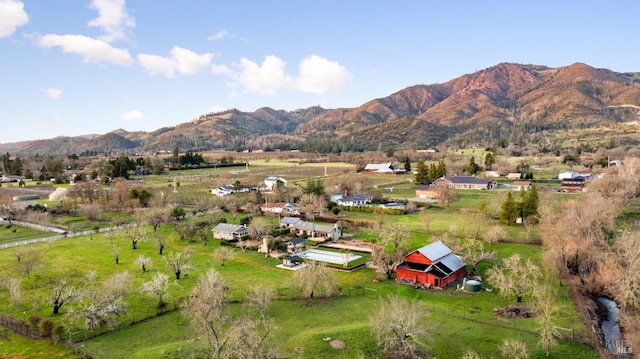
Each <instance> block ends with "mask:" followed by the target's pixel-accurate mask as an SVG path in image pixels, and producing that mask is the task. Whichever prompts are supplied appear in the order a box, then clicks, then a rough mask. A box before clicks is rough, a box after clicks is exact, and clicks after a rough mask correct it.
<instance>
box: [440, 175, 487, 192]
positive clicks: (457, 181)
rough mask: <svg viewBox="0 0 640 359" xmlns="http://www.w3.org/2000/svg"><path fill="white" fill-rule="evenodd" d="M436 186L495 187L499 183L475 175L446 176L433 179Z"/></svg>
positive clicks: (456, 187)
mask: <svg viewBox="0 0 640 359" xmlns="http://www.w3.org/2000/svg"><path fill="white" fill-rule="evenodd" d="M432 185H434V186H448V187H450V188H455V189H493V188H496V187H497V184H496V182H495V181H493V180H489V179H484V178H478V177H475V176H444V177H440V178H438V179H437V180H435V181H433V183H432Z"/></svg>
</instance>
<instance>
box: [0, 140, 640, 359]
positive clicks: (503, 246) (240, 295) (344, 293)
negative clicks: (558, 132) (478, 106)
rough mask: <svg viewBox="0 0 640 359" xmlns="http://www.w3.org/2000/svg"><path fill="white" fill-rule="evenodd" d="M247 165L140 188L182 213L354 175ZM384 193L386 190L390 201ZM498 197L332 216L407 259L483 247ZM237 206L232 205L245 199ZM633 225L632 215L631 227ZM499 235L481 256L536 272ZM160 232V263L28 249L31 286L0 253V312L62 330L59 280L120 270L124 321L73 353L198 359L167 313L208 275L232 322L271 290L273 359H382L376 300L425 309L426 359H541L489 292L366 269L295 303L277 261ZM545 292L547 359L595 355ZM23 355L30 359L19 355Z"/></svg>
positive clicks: (17, 350)
mask: <svg viewBox="0 0 640 359" xmlns="http://www.w3.org/2000/svg"><path fill="white" fill-rule="evenodd" d="M482 153H483V150H481V149H478V150H476V152H475V153H474V156H476V159H478V158H480V157H479V156H480V155H481V154H482ZM470 154H471V150H467V151H465V156H466V155H470ZM234 157H235V156H234ZM236 160H237V161H240V160H242V157H240V156H239V157H238V158H237V159H236ZM249 162H250V165H249V169H248V171H247V169H246V168H245V167H226V168H217V169H210V170H184V171H172V172H171V173H169V174H168V175H161V176H156V175H150V176H145V177H144V181H145V186H150V188H154V189H155V190H158V189H163V188H166V190H163V191H164V192H165V195H166V200H167V202H168V203H173V202H177V199H178V197H179V199H180V203H181V205H183V206H188V205H189V204H191V203H195V202H196V201H197V199H198V198H201V197H202V196H205V195H206V196H211V194H210V193H209V187H210V186H212V185H213V184H214V183H218V182H220V183H233V182H234V181H235V180H240V181H241V182H242V183H243V184H257V183H262V181H263V180H264V178H265V177H267V176H270V175H279V176H283V177H285V178H287V180H288V181H291V182H292V183H295V184H299V185H303V186H304V184H305V183H306V181H307V180H309V179H310V178H318V177H321V176H324V173H325V168H326V172H327V174H328V175H329V176H337V175H343V174H345V172H347V171H351V172H352V171H353V169H354V165H353V164H349V163H320V162H318V163H308V162H301V161H300V160H296V159H283V158H281V159H275V158H270V157H265V158H263V159H251V160H250V161H249ZM349 175H354V176H359V175H356V174H349ZM174 178H175V181H176V182H179V183H180V186H179V187H178V188H177V190H178V192H179V193H178V194H174V193H173V182H174ZM369 178H370V179H369V182H370V183H369V185H371V186H378V189H377V190H379V191H380V192H381V193H382V194H383V196H385V197H391V198H397V199H404V198H412V197H414V196H415V189H414V186H413V185H411V184H395V183H393V182H398V181H403V180H407V179H411V178H413V176H412V175H404V176H393V177H389V176H370V177H369ZM392 183H393V184H392ZM386 187H393V188H394V189H393V192H391V191H390V190H388V189H386ZM504 193H505V192H504V191H471V190H467V191H458V195H459V200H458V201H457V202H454V203H451V204H450V205H448V206H446V205H445V206H442V205H439V204H429V205H426V206H424V208H423V209H421V210H420V211H417V212H415V213H412V214H409V215H400V216H395V215H384V216H380V215H376V214H370V213H359V212H349V211H342V212H340V213H339V216H342V217H343V218H346V219H354V220H366V221H371V222H383V223H388V224H395V225H403V226H406V227H407V228H408V229H409V230H410V231H411V239H410V245H411V248H412V249H416V248H419V247H421V246H423V245H426V244H428V243H429V242H431V241H433V240H434V239H438V238H440V237H441V236H443V235H444V234H445V233H446V235H448V236H450V237H459V238H465V237H470V236H474V235H475V233H476V232H477V233H478V234H479V236H480V238H482V237H483V236H484V235H485V234H486V233H487V231H488V230H489V228H490V227H492V226H495V225H498V224H499V223H498V220H497V218H496V215H495V213H496V209H495V208H496V206H495V203H494V202H496V198H497V199H498V200H499V199H500V196H501V195H503V194H504ZM237 199H238V201H241V199H242V197H238V198H237ZM481 201H485V202H487V203H489V204H490V207H491V211H492V213H489V215H488V216H486V217H485V218H484V219H482V218H480V217H479V216H478V208H479V206H480V202H481ZM498 202H499V201H498ZM638 212H640V211H638ZM636 214H637V213H629V215H630V216H633V215H636ZM243 216H244V214H239V215H238V216H237V218H236V219H235V220H233V221H231V220H230V221H229V222H234V223H238V222H239V221H240V218H242V217H243ZM226 217H227V218H229V219H230V215H229V214H226ZM128 220H131V215H128V214H122V213H121V212H113V211H104V212H103V213H102V219H101V221H100V222H92V221H89V220H88V219H86V218H85V217H84V216H82V215H81V214H79V215H77V216H70V217H58V218H55V219H54V223H56V224H59V225H62V226H67V227H69V228H71V227H73V228H78V229H80V228H83V229H84V228H94V227H95V226H96V225H100V226H102V225H108V224H110V223H114V222H123V221H128ZM273 221H275V219H273ZM502 228H504V229H505V230H506V233H507V234H506V238H505V241H502V242H499V243H495V244H486V249H487V250H495V251H496V252H497V254H498V261H497V262H499V261H500V260H501V259H504V258H506V257H508V256H510V255H512V254H515V253H518V254H520V255H521V256H522V257H523V258H528V259H531V260H532V261H533V262H534V263H537V264H538V265H541V257H542V250H543V248H542V247H541V246H538V245H531V244H526V242H528V241H529V240H530V238H527V233H526V230H525V228H524V226H523V225H518V224H514V225H510V226H503V227H502ZM13 229H15V232H13ZM23 231H24V232H23ZM158 232H159V233H160V234H162V235H163V236H164V237H166V238H167V239H168V243H167V247H166V248H165V252H164V253H165V254H164V255H163V256H160V255H159V254H158V251H157V249H156V248H155V247H154V244H153V243H152V240H148V241H146V242H142V243H140V244H139V245H138V249H137V250H133V249H132V245H131V243H130V241H129V240H128V239H127V237H126V235H125V233H124V232H123V231H121V232H113V235H114V236H113V240H112V241H110V240H108V239H107V238H108V237H109V236H105V235H104V234H95V235H93V236H91V237H90V236H84V237H74V238H66V239H61V240H58V241H55V242H51V243H42V244H35V245H33V246H32V247H30V248H34V249H37V250H39V251H40V252H41V254H42V258H41V259H40V261H39V262H38V263H37V266H36V267H35V268H34V270H33V272H32V273H31V275H30V276H29V277H28V278H27V277H26V273H24V272H23V271H21V270H20V266H19V265H16V263H17V261H16V258H15V256H14V255H13V253H12V251H10V250H0V279H4V278H8V277H19V278H23V282H22V290H23V298H24V300H23V301H22V302H21V303H20V304H18V305H10V304H9V293H8V291H7V290H4V289H2V290H0V312H2V313H7V314H9V315H11V316H14V317H16V318H19V319H22V320H25V321H26V320H27V318H28V317H29V315H31V314H37V315H39V316H41V317H43V318H49V319H52V320H53V321H54V322H55V323H56V324H59V323H63V324H65V325H68V324H67V323H64V321H63V317H64V314H65V313H67V312H68V311H69V309H70V306H71V305H70V304H65V306H63V307H62V309H61V312H62V314H61V315H58V316H54V315H53V314H52V306H51V305H50V304H47V303H46V300H47V299H48V298H49V296H50V295H51V291H52V288H53V284H54V282H55V280H56V279H59V278H67V279H68V280H69V281H70V282H71V283H72V284H73V285H76V286H79V287H82V286H89V285H92V284H91V283H90V282H89V281H88V279H87V274H89V273H90V272H95V276H96V281H97V283H100V282H102V281H103V280H105V279H107V278H109V277H110V276H111V275H113V274H114V273H117V272H123V271H127V272H129V273H131V275H132V279H131V285H130V288H129V289H128V293H127V296H126V301H127V304H128V313H127V314H124V315H123V316H122V317H121V318H120V322H119V323H118V324H117V325H116V327H117V328H118V330H116V331H112V332H107V333H104V334H101V335H98V336H96V337H94V338H92V339H89V340H86V341H82V342H80V343H78V344H76V347H75V348H76V349H77V350H80V351H83V352H84V353H86V354H87V356H90V357H92V358H123V357H126V358H189V357H198V355H197V353H194V348H196V347H197V346H198V344H200V343H202V342H203V339H202V338H199V337H198V336H197V335H196V334H194V333H193V331H192V329H191V328H190V326H189V323H188V321H187V320H186V319H185V318H184V317H183V316H182V315H181V314H180V312H179V310H173V309H174V308H175V307H176V306H179V303H180V302H181V300H183V299H184V298H186V297H187V296H188V295H189V293H190V291H191V289H192V288H193V286H194V285H195V283H196V282H197V280H198V278H199V277H200V276H201V275H202V274H203V273H205V272H206V271H207V270H208V269H209V268H211V267H215V268H216V270H217V271H218V272H219V273H220V274H221V275H222V277H223V278H224V279H225V281H226V284H227V286H228V287H229V294H228V299H229V300H230V301H232V302H231V303H230V304H229V311H230V312H232V313H235V314H247V313H249V314H251V313H252V312H250V311H248V310H247V309H246V307H244V306H243V305H242V302H243V301H244V300H245V299H246V293H247V291H248V290H249V289H250V288H252V287H254V286H256V284H262V285H267V286H269V287H271V288H275V289H276V291H277V292H278V294H279V298H278V299H277V300H275V301H274V302H273V303H272V305H271V307H270V309H269V310H268V315H269V316H270V317H271V318H273V319H274V321H275V323H276V324H277V329H276V330H275V332H274V333H273V335H272V337H271V340H272V344H273V345H275V346H277V347H278V348H279V349H280V351H281V352H282V355H281V357H301V358H352V357H358V356H362V357H365V358H368V357H374V356H376V354H379V353H378V352H377V349H376V345H375V340H374V338H373V336H372V333H371V328H370V324H369V319H370V317H371V316H372V315H375V313H376V312H377V310H378V307H377V306H378V299H379V297H381V296H382V297H384V296H387V295H390V294H394V295H399V296H404V297H408V298H413V299H415V300H418V301H422V302H423V303H425V305H426V308H427V311H428V319H427V323H426V324H427V326H428V327H429V328H430V330H431V334H432V340H431V349H432V354H433V355H434V356H435V357H438V358H460V357H461V356H462V355H463V354H464V353H465V352H466V351H467V350H469V349H473V350H474V351H476V352H478V353H480V354H481V355H483V357H486V358H493V357H496V352H497V347H498V345H500V344H501V343H502V341H503V339H505V338H510V339H517V340H520V341H523V342H524V343H526V345H527V347H528V349H529V352H530V356H531V357H533V358H543V357H545V355H544V352H543V351H541V350H540V349H538V347H537V344H536V343H537V340H538V336H537V334H536V333H535V329H536V323H535V319H534V318H528V319H512V318H503V317H498V316H496V315H495V314H494V313H493V311H492V310H493V309H494V308H495V307H504V306H505V305H507V304H513V302H515V298H504V297H502V296H500V295H499V293H498V292H497V291H492V292H490V291H482V292H480V293H467V292H462V291H457V290H456V288H455V286H451V287H450V288H448V289H446V290H443V291H437V290H431V291H425V290H422V289H414V288H413V287H411V286H407V285H402V284H397V283H395V281H392V280H391V281H390V280H387V279H386V278H385V276H384V274H381V273H377V272H375V271H374V270H373V269H370V268H363V269H359V270H356V271H353V272H345V271H335V272H334V273H335V277H336V279H337V282H338V285H339V287H340V290H341V295H340V296H338V297H334V298H331V299H314V300H308V299H296V298H293V294H294V293H293V290H292V289H291V288H290V286H289V281H290V279H291V278H292V276H293V274H294V272H293V271H288V270H283V269H280V268H277V267H276V265H278V264H279V263H280V261H279V260H277V259H273V258H270V257H269V258H267V257H265V256H264V255H262V254H258V253H257V252H255V251H250V250H247V251H246V252H243V251H241V250H240V249H235V252H234V253H235V255H234V258H233V259H231V260H228V261H226V262H225V264H224V266H222V265H221V263H220V262H219V261H216V260H215V259H214V255H213V251H214V250H215V249H216V248H218V247H219V246H220V245H221V244H220V242H219V241H217V240H213V241H209V244H208V245H206V246H205V245H203V244H202V243H201V242H199V241H197V242H193V243H191V242H189V241H186V240H180V239H179V236H178V234H177V232H175V226H174V225H173V224H167V225H164V226H162V227H160V228H159V229H158ZM346 232H347V233H348V234H350V235H353V238H354V239H363V240H372V239H375V238H376V237H377V235H378V234H377V232H376V231H375V230H373V229H370V228H363V229H359V228H348V229H347V231H346ZM13 235H15V236H23V237H25V238H29V236H32V235H33V236H36V235H38V236H39V235H40V232H37V231H33V230H28V229H23V228H20V227H15V226H13V227H12V228H5V227H4V226H0V242H2V241H3V240H4V241H6V240H7V239H8V238H12V236H13ZM530 235H531V238H532V239H536V238H538V237H537V233H536V230H535V229H534V230H533V232H532V233H530ZM149 237H152V236H149ZM20 239H22V238H20ZM11 240H15V239H11ZM187 247H193V249H194V250H195V254H194V256H193V258H192V260H191V262H190V263H191V264H192V266H193V269H192V270H190V271H189V272H188V273H187V275H186V276H183V277H182V279H180V280H179V281H174V280H173V279H174V278H175V277H174V274H173V272H171V271H170V270H169V269H168V267H167V265H166V264H165V262H164V259H163V257H166V256H167V255H168V253H170V252H173V251H184V250H185V248H187ZM115 249H117V251H118V253H119V263H118V264H116V263H115V260H114V256H113V253H114V250H115ZM323 249H324V248H323ZM324 250H326V249H324ZM140 255H145V256H147V257H150V258H152V260H153V264H152V265H151V267H150V269H149V270H148V271H146V272H143V271H142V270H141V268H140V267H139V266H138V265H136V264H135V263H134V261H135V260H136V258H137V257H138V256H140ZM368 260H370V256H369V255H363V258H362V259H360V260H359V261H358V262H357V263H361V262H366V261H368ZM491 265H492V264H489V263H482V264H481V265H480V266H479V267H478V271H477V274H478V275H479V276H482V277H483V278H484V277H485V274H486V271H487V269H488V268H490V266H491ZM158 272H162V273H166V274H167V275H169V277H170V278H171V280H172V282H173V284H172V285H171V286H170V288H169V292H170V298H169V300H168V302H169V303H170V304H169V309H170V311H169V312H168V313H165V314H163V315H159V316H156V315H157V312H156V310H155V304H156V302H157V298H155V297H150V296H146V295H143V294H142V293H141V292H140V288H141V286H142V284H143V283H144V282H147V281H150V280H151V279H152V278H153V276H154V275H155V274H156V273H158ZM374 280H375V281H374ZM547 284H549V285H551V286H553V287H554V289H556V290H557V293H558V298H557V302H558V304H560V306H561V307H562V308H563V309H562V311H561V313H562V314H561V315H560V317H559V318H558V320H557V323H556V325H557V326H558V327H560V328H563V332H562V333H563V334H565V337H567V338H568V337H570V335H567V334H566V333H573V335H574V337H575V338H576V342H570V341H566V340H561V341H560V346H559V347H558V348H557V349H555V350H553V351H552V355H551V356H550V357H554V358H596V357H597V355H596V352H595V351H594V350H593V349H591V348H590V347H589V346H587V345H584V344H580V342H581V340H582V338H584V337H585V333H584V329H583V327H582V324H581V322H580V320H579V319H578V316H577V314H576V312H575V310H574V308H573V304H572V302H571V300H570V298H569V295H568V293H567V290H566V288H564V287H562V286H560V284H559V283H558V281H557V280H556V281H549V283H547ZM485 285H487V286H491V283H485ZM530 301H531V298H528V297H525V298H524V302H525V304H529V303H530ZM132 323H135V324H132ZM73 331H74V333H75V334H74V338H76V339H77V338H82V337H83V336H84V335H85V334H86V335H91V334H93V333H85V332H83V331H82V330H81V329H79V328H74V329H73ZM328 338H330V339H328ZM331 340H341V341H343V342H345V344H346V347H345V348H344V349H342V350H339V349H334V348H332V347H331V345H330V341H331ZM25 343H29V344H25ZM47 345H48V342H47V341H41V342H34V343H33V345H31V342H30V341H26V340H24V339H21V338H18V337H15V336H10V337H9V340H4V339H0V353H10V354H9V355H10V356H9V357H12V358H13V357H16V358H22V357H24V358H30V357H61V358H66V357H69V358H71V357H74V356H72V355H71V354H69V353H65V352H64V351H62V352H61V353H57V352H56V351H55V349H58V348H60V349H62V346H60V345H59V346H58V347H55V348H51V346H50V345H48V346H47ZM21 346H25V348H21ZM26 347H29V348H26ZM38 348H40V349H38ZM26 350H33V351H30V352H26ZM46 350H51V351H50V352H47V351H46ZM38 353H46V354H41V355H40V354H38ZM0 357H2V355H0ZM2 358H3V357H2Z"/></svg>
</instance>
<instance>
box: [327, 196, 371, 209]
mask: <svg viewBox="0 0 640 359" xmlns="http://www.w3.org/2000/svg"><path fill="white" fill-rule="evenodd" d="M371 201H373V196H372V195H370V194H354V195H353V196H344V195H342V194H340V193H336V194H334V195H333V196H331V202H334V203H336V204H337V205H339V206H347V207H355V206H366V205H369V204H371Z"/></svg>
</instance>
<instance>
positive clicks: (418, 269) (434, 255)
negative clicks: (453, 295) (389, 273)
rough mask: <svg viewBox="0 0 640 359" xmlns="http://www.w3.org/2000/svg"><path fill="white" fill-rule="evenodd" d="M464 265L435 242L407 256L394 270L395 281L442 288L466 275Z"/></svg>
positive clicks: (446, 248)
mask: <svg viewBox="0 0 640 359" xmlns="http://www.w3.org/2000/svg"><path fill="white" fill-rule="evenodd" d="M466 265H467V264H466V263H465V262H463V261H462V260H461V259H460V257H458V256H457V255H455V254H453V252H451V249H449V247H447V246H445V245H444V244H443V243H442V242H441V241H437V242H433V243H431V244H428V245H426V246H424V247H421V248H418V249H417V250H415V251H413V252H411V253H409V254H407V255H406V256H405V257H404V262H402V263H401V264H400V265H399V266H398V268H396V281H399V282H403V283H410V284H421V285H429V286H433V287H439V288H444V287H446V286H447V285H448V284H449V283H451V282H453V281H455V280H456V279H458V278H460V277H462V276H463V275H464V274H465V273H466Z"/></svg>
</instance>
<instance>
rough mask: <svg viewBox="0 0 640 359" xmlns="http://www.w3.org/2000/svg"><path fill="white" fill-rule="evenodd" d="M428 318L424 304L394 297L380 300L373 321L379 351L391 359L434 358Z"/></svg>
mask: <svg viewBox="0 0 640 359" xmlns="http://www.w3.org/2000/svg"><path fill="white" fill-rule="evenodd" d="M426 316H427V308H426V306H425V305H424V303H423V302H421V301H415V300H410V299H408V298H403V297H400V296H396V295H391V296H389V297H388V298H386V299H384V298H380V300H379V304H378V310H377V311H376V313H375V314H374V315H373V316H372V317H371V318H369V321H370V323H371V329H372V330H373V335H374V337H375V339H376V342H377V344H378V347H380V348H381V350H382V351H383V352H384V353H385V355H386V356H387V357H388V358H403V359H404V358H415V359H418V358H429V357H430V355H429V346H428V345H427V343H428V341H429V340H430V339H431V337H430V335H429V332H428V325H427V321H426V320H425V318H426ZM429 325H430V324H429Z"/></svg>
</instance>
